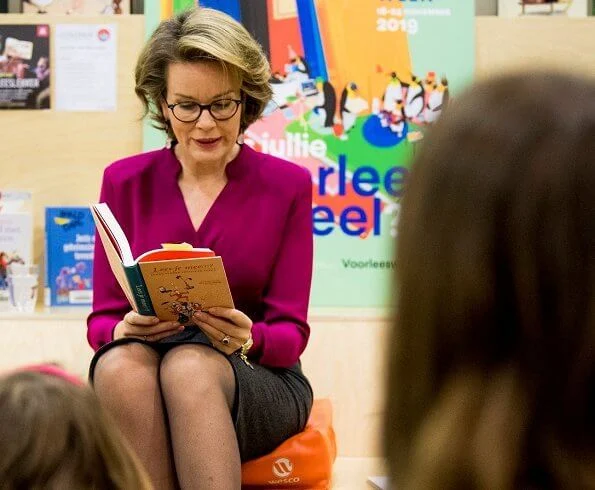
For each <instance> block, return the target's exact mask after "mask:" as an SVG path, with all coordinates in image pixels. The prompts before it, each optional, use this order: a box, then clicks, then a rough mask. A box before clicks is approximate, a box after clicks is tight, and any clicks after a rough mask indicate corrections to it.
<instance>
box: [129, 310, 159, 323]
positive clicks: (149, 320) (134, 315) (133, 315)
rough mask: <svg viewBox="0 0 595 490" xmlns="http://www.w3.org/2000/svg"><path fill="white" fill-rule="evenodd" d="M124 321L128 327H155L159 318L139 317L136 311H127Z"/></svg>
mask: <svg viewBox="0 0 595 490" xmlns="http://www.w3.org/2000/svg"><path fill="white" fill-rule="evenodd" d="M124 321H126V322H127V323H130V325H157V324H158V323H159V318H157V317H156V316H147V315H139V314H138V313H137V312H136V311H129V312H128V313H126V315H124Z"/></svg>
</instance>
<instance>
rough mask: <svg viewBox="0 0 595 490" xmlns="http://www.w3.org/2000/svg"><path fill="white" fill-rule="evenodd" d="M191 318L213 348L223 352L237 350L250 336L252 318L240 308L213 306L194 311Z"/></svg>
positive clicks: (230, 352) (227, 352)
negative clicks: (204, 309)
mask: <svg viewBox="0 0 595 490" xmlns="http://www.w3.org/2000/svg"><path fill="white" fill-rule="evenodd" d="M193 318H194V321H195V322H196V325H198V326H199V327H200V329H201V330H202V331H203V332H204V333H205V334H206V335H207V337H209V340H210V341H211V343H212V344H213V345H214V346H215V348H217V349H219V350H220V351H221V352H223V353H224V354H227V355H229V354H232V353H233V352H235V351H237V350H238V349H239V348H240V347H242V345H244V343H245V342H246V341H247V340H248V339H249V338H250V331H251V330H252V320H250V318H248V317H247V316H246V315H245V314H244V313H242V312H241V311H240V310H235V309H233V308H221V307H218V306H217V307H215V306H214V307H213V308H209V309H208V311H199V312H197V313H195V314H194V316H193Z"/></svg>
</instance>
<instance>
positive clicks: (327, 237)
mask: <svg viewBox="0 0 595 490" xmlns="http://www.w3.org/2000/svg"><path fill="white" fill-rule="evenodd" d="M203 3H204V2H203ZM257 3H258V4H259V5H261V9H262V10H263V11H262V12H261V14H262V15H266V18H267V19H268V24H267V27H268V29H267V31H268V40H265V42H262V40H261V42H262V44H263V46H268V54H269V56H270V61H271V67H272V71H273V74H274V75H273V80H272V84H273V90H274V93H275V102H276V105H277V109H276V110H273V111H272V112H271V113H270V115H268V116H267V117H265V118H263V119H262V120H261V121H258V122H257V123H255V124H253V125H252V126H251V127H250V128H248V130H247V132H246V139H245V141H246V143H248V144H250V145H252V146H254V147H256V148H257V149H260V150H262V151H264V152H267V153H272V154H275V155H279V156H282V157H284V158H287V159H289V160H292V161H294V162H296V163H298V164H300V165H303V166H305V167H306V168H308V169H309V170H310V172H311V173H312V181H313V191H314V192H313V194H314V202H313V204H312V206H313V207H312V217H313V222H314V234H315V270H314V283H313V291H312V304H313V305H314V306H329V307H384V306H390V305H392V303H393V298H394V295H393V294H391V291H392V287H391V282H392V276H393V269H394V256H393V250H394V238H395V236H396V233H397V222H398V216H399V199H400V197H401V196H402V194H403V186H404V183H405V182H406V180H407V176H408V173H409V168H410V164H411V160H412V157H413V155H414V154H415V152H416V148H417V146H418V145H420V144H423V138H424V134H425V133H426V131H427V129H428V128H429V127H430V126H431V125H432V123H433V122H434V121H436V119H437V118H438V117H439V116H440V113H441V111H442V109H443V108H444V107H445V106H446V105H447V104H448V102H449V100H450V99H451V98H452V97H456V94H457V92H459V91H460V89H461V88H462V87H464V86H465V85H466V84H468V83H469V82H470V81H471V79H472V76H473V70H474V54H475V52H474V2H473V1H472V0H463V1H462V0H430V1H425V2H419V1H413V0H409V1H404V0H403V1H396V0H366V1H365V2H362V1H361V0H318V1H314V0H267V1H260V2H257ZM240 5H241V6H242V2H240ZM243 12H244V10H242V14H243ZM254 17H255V14H254V12H252V13H251V15H250V18H254ZM252 32H255V31H254V30H252Z"/></svg>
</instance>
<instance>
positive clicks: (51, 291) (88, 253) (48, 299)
mask: <svg viewBox="0 0 595 490" xmlns="http://www.w3.org/2000/svg"><path fill="white" fill-rule="evenodd" d="M45 243H46V288H45V305H46V306H73V305H90V304H91V303H92V301H93V277H92V276H93V248H94V245H95V225H94V222H93V218H92V216H91V212H90V211H89V209H88V208H87V207H47V208H46V209H45Z"/></svg>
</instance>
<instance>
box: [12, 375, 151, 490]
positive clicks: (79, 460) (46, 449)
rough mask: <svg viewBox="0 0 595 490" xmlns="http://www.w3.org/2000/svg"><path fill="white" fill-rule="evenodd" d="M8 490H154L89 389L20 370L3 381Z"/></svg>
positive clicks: (59, 379)
mask: <svg viewBox="0 0 595 490" xmlns="http://www.w3.org/2000/svg"><path fill="white" fill-rule="evenodd" d="M0 420H2V423H1V424H0V454H1V455H2V456H1V457H0V482H1V483H0V486H2V488H3V489H5V490H16V489H19V488H27V489H30V490H41V489H44V490H60V489H63V488H80V489H92V488H97V489H99V488H106V489H110V490H128V489H131V488H134V489H139V490H151V489H152V488H153V487H152V485H151V483H150V481H149V477H148V475H147V473H146V472H145V471H144V469H143V467H142V465H141V463H140V461H139V460H138V459H137V457H136V456H135V454H134V453H133V451H132V449H131V448H130V447H129V446H128V445H127V443H126V441H125V440H124V439H123V436H121V435H120V433H119V432H118V431H117V429H116V428H115V427H116V426H115V422H114V421H112V419H111V418H110V417H109V415H108V414H107V413H106V412H105V411H104V410H103V409H102V408H101V406H100V405H99V401H98V400H97V398H96V396H95V393H94V392H93V391H92V390H91V388H90V387H89V386H86V385H82V386H77V385H75V384H74V383H73V382H72V381H69V380H67V379H64V378H62V377H58V376H54V375H52V374H45V373H41V372H28V371H19V372H15V373H12V374H7V375H4V376H2V377H1V378H0Z"/></svg>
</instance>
